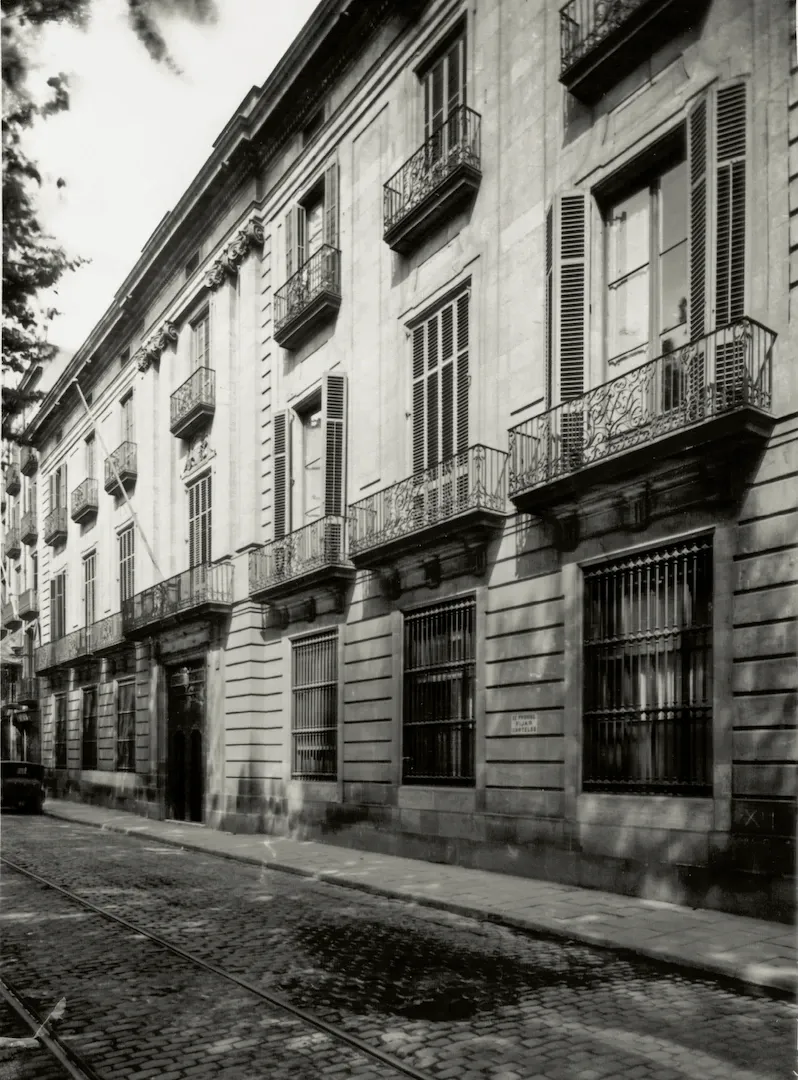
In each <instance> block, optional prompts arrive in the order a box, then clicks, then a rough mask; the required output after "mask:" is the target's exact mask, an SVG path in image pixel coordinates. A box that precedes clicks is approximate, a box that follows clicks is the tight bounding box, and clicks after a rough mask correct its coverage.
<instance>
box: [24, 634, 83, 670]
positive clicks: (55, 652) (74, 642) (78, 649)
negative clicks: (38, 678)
mask: <svg viewBox="0 0 798 1080" xmlns="http://www.w3.org/2000/svg"><path fill="white" fill-rule="evenodd" d="M90 654H91V646H90V642H89V635H88V632H87V630H86V627H85V626H82V627H81V628H80V629H79V630H73V632H72V633H71V634H65V635H64V637H60V638H56V640H55V641H51V642H49V643H48V644H47V645H40V646H39V648H38V649H37V650H36V652H35V654H34V666H35V668H36V671H37V672H38V671H47V669H48V668H54V667H59V666H60V665H61V664H71V663H72V662H73V661H75V660H80V659H82V658H83V657H85V656H89V655H90Z"/></svg>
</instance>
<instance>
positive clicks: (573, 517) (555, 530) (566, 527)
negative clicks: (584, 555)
mask: <svg viewBox="0 0 798 1080" xmlns="http://www.w3.org/2000/svg"><path fill="white" fill-rule="evenodd" d="M548 524H549V525H550V526H551V530H552V541H553V544H554V547H555V548H556V549H557V550H558V551H574V550H575V549H576V548H577V546H578V545H579V539H580V527H579V514H578V513H577V512H576V511H575V510H573V511H569V512H566V513H563V514H558V515H556V516H554V515H553V516H552V517H551V518H549V519H548Z"/></svg>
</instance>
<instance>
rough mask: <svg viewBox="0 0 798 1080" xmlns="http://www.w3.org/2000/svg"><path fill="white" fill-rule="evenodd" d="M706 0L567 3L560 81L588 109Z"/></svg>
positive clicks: (698, 15)
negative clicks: (588, 106)
mask: <svg viewBox="0 0 798 1080" xmlns="http://www.w3.org/2000/svg"><path fill="white" fill-rule="evenodd" d="M707 3H708V0H569V2H568V3H567V4H566V5H565V6H564V7H563V8H561V9H560V82H561V83H562V84H563V85H564V86H565V87H566V89H568V90H570V92H571V93H572V94H573V95H574V96H575V97H577V98H579V99H580V101H583V102H585V103H586V104H592V103H593V102H595V101H597V100H598V98H600V97H601V95H602V94H605V93H606V92H607V91H608V90H609V89H610V88H611V87H612V86H614V85H615V84H616V83H617V82H619V81H620V80H621V79H622V78H623V77H624V76H625V75H628V74H629V72H630V71H633V70H634V69H635V68H636V67H637V66H638V64H640V63H642V62H643V61H644V60H646V59H647V58H648V57H649V56H650V55H651V54H652V53H653V52H654V51H655V50H656V49H658V48H660V47H661V46H662V45H664V44H665V43H666V42H668V41H670V40H672V39H673V38H674V37H676V36H677V34H680V33H682V32H683V31H685V30H687V29H688V28H689V27H690V26H691V25H694V24H695V23H696V22H697V21H698V19H700V18H701V16H702V15H703V13H704V10H705V9H706V7H707Z"/></svg>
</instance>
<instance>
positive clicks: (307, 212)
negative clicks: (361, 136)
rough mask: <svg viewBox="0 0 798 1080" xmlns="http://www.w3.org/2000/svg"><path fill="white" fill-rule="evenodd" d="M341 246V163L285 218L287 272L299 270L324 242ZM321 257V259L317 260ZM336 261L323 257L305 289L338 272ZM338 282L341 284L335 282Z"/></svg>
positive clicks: (317, 285)
mask: <svg viewBox="0 0 798 1080" xmlns="http://www.w3.org/2000/svg"><path fill="white" fill-rule="evenodd" d="M325 244H326V245H328V246H329V247H331V248H336V249H337V247H338V163H337V162H334V163H333V164H331V165H329V166H328V167H327V169H326V170H325V172H324V176H323V177H322V179H321V180H320V181H319V182H318V183H317V184H314V186H313V187H312V188H311V190H310V191H309V192H308V193H307V194H306V195H305V196H304V198H302V199H301V200H300V202H298V203H297V204H296V206H292V207H291V208H290V209H289V211H288V213H287V214H286V218H285V276H286V279H288V278H291V277H293V275H294V274H295V273H296V272H297V271H298V270H300V269H301V268H302V267H303V266H305V264H306V263H307V262H309V261H310V259H312V258H313V256H314V255H315V254H316V253H317V252H319V251H320V250H321V248H322V247H323V246H324V245H325ZM317 261H318V260H317ZM336 266H337V263H333V262H329V265H328V264H327V263H326V262H325V260H324V259H322V261H321V263H319V265H318V267H317V268H316V270H315V271H314V272H312V273H311V274H310V275H309V276H308V278H307V281H305V282H299V283H297V284H298V286H299V285H302V286H303V287H304V289H305V290H311V291H313V290H314V289H317V288H318V287H319V286H320V285H322V284H324V282H325V281H326V279H327V277H328V276H329V275H331V274H333V273H334V272H335V268H336ZM336 284H338V283H337V282H336Z"/></svg>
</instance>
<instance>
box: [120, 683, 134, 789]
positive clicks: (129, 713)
mask: <svg viewBox="0 0 798 1080" xmlns="http://www.w3.org/2000/svg"><path fill="white" fill-rule="evenodd" d="M116 767H117V769H118V770H119V771H120V772H134V771H135V768H136V684H135V682H134V680H133V679H126V680H125V681H124V682H118V683H117V686H116Z"/></svg>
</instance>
